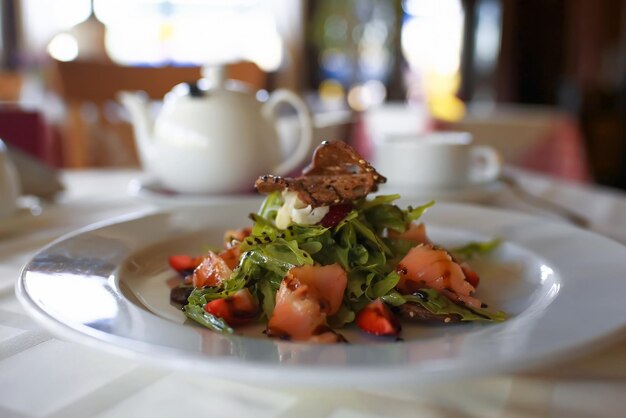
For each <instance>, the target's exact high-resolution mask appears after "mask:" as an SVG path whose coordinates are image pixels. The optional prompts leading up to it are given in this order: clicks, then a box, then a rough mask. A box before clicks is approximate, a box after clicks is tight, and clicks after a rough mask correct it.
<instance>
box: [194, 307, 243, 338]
mask: <svg viewBox="0 0 626 418" xmlns="http://www.w3.org/2000/svg"><path fill="white" fill-rule="evenodd" d="M183 311H184V312H185V315H186V316H187V318H189V319H193V320H194V321H196V322H197V323H198V324H200V325H203V326H205V327H207V328H209V329H210V330H213V331H216V332H221V333H223V334H232V333H233V332H234V330H233V329H232V328H231V327H230V326H229V325H228V324H227V323H226V322H225V321H224V320H223V319H222V318H218V317H216V316H215V315H212V314H210V313H208V312H206V311H205V310H204V309H203V307H202V306H200V305H192V304H188V305H185V307H184V308H183Z"/></svg>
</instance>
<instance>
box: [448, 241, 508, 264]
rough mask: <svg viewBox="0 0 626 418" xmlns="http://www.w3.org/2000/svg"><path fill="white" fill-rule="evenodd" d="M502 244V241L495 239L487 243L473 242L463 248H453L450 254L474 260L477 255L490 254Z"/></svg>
mask: <svg viewBox="0 0 626 418" xmlns="http://www.w3.org/2000/svg"><path fill="white" fill-rule="evenodd" d="M501 243H502V240H500V239H499V238H496V239H493V240H491V241H485V242H477V241H472V242H468V243H467V244H465V245H463V246H461V247H456V248H453V249H451V250H450V252H451V253H452V255H454V256H455V257H458V258H463V259H466V260H469V259H470V258H473V257H474V256H476V255H482V254H487V253H490V252H491V251H493V250H495V249H496V248H498V247H499V246H500V244H501Z"/></svg>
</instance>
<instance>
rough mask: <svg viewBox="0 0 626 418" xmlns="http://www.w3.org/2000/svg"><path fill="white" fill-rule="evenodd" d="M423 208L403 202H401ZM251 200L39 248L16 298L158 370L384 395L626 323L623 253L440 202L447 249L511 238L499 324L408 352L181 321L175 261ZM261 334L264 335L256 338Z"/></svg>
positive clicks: (570, 346) (531, 357)
mask: <svg viewBox="0 0 626 418" xmlns="http://www.w3.org/2000/svg"><path fill="white" fill-rule="evenodd" d="M409 203H414V202H408V201H402V202H401V204H404V205H405V204H409ZM256 208H257V206H256V205H253V204H252V203H251V202H248V203H246V204H242V203H232V202H231V203H223V204H216V205H213V206H210V207H203V208H200V207H187V208H179V209H177V210H176V211H172V212H150V213H146V214H145V215H143V216H140V217H133V218H127V219H118V220H116V221H115V222H113V223H110V224H107V225H96V226H93V227H91V228H87V229H83V230H80V231H77V232H76V233H74V234H72V235H70V236H67V237H64V238H62V239H60V240H58V241H56V242H54V243H52V244H51V245H49V246H48V247H46V248H44V249H43V250H41V251H40V252H39V253H38V254H37V255H36V256H35V257H34V258H33V259H32V260H31V261H30V262H29V263H28V264H27V265H26V266H25V267H24V270H23V272H22V275H21V277H20V278H19V280H18V283H17V286H16V293H17V295H18V297H19V299H20V301H21V302H22V304H23V305H24V307H25V308H26V310H27V311H28V312H29V313H30V314H31V315H32V316H33V317H34V318H36V319H37V320H38V321H39V322H40V323H41V324H42V325H44V326H45V327H46V328H48V329H49V330H50V331H52V332H54V333H56V334H57V335H59V336H60V337H62V338H65V339H68V340H73V341H77V342H80V343H83V344H87V345H90V346H93V347H97V348H99V349H102V350H106V351H109V352H114V353H120V354H124V355H126V356H130V357H131V358H135V359H143V360H147V361H152V362H154V363H156V364H158V365H160V366H165V367H171V368H176V369H184V370H188V371H194V372H199V373H204V374H206V375H210V376H215V377H222V378H229V379H237V380H243V381H252V382H256V383H260V384H264V385H320V386H351V387H358V386H372V385H373V386H380V385H392V384H420V383H426V384H431V383H432V382H433V381H440V380H446V379H457V378H461V377H464V376H470V375H479V374H484V373H491V372H503V371H510V370H514V369H518V368H524V367H530V366H534V365H537V364H538V363H540V362H543V361H548V360H550V359H556V358H560V359H562V358H564V357H565V356H566V355H568V354H576V353H580V352H582V351H584V350H585V349H589V348H591V347H598V346H599V343H600V342H601V341H608V340H609V338H608V337H610V336H614V334H615V333H616V332H617V331H620V330H623V327H624V325H625V324H626V305H624V303H623V301H622V300H621V295H623V294H624V293H625V292H626V281H625V280H624V279H623V272H624V271H626V248H625V247H623V246H622V245H620V244H617V243H615V242H613V241H611V240H608V239H606V238H604V237H601V236H598V235H595V234H592V233H590V232H586V231H583V230H579V229H576V228H573V227H570V226H568V225H563V224H556V223H550V222H548V221H545V220H542V219H538V218H535V217H531V216H527V215H522V214H518V213H512V212H506V211H499V210H498V211H497V210H491V209H484V208H479V207H473V206H467V205H457V204H440V205H437V206H436V207H435V208H433V209H431V210H429V212H428V213H427V214H426V215H425V217H424V220H425V222H427V225H428V227H429V234H430V235H431V238H432V239H434V240H436V241H438V242H440V243H441V244H444V245H455V244H460V243H462V242H466V241H468V240H474V239H486V238H489V237H495V236H497V237H501V238H503V239H504V244H503V245H502V246H501V247H500V248H499V249H498V250H497V251H496V252H495V253H493V254H492V255H490V256H489V257H487V258H485V259H484V260H482V261H481V262H479V263H477V264H475V265H474V267H475V268H476V269H477V270H478V272H479V273H480V274H481V276H482V281H481V285H480V288H479V294H478V296H479V297H481V298H482V299H483V300H484V301H486V302H487V303H489V305H490V307H491V308H494V309H504V310H505V311H507V312H508V313H509V314H510V315H511V317H510V319H508V320H507V321H505V322H503V323H498V324H487V325H485V324H467V325H462V326H458V325H457V326H444V327H418V326H411V327H405V329H404V331H403V334H404V338H405V339H406V341H405V342H402V343H393V342H379V341H377V340H375V339H373V338H364V339H363V340H361V342H362V343H360V342H356V343H354V344H349V345H347V344H339V345H308V344H297V343H291V342H285V341H276V340H270V339H267V338H264V337H263V338H251V337H249V336H224V335H220V334H216V333H213V332H211V331H209V330H207V329H204V328H201V327H198V326H194V325H193V324H189V323H187V324H183V323H182V322H183V317H182V315H181V313H180V312H178V311H177V310H176V309H174V308H172V307H171V306H169V304H168V302H167V294H168V291H167V288H166V283H167V281H168V279H170V278H172V277H174V276H175V275H174V274H173V273H172V272H170V271H169V269H168V267H167V255H169V254H172V253H174V252H175V253H191V252H194V251H198V250H200V249H201V246H202V245H203V244H206V243H211V242H221V238H222V234H223V231H224V229H226V228H232V227H237V226H243V225H246V224H247V222H246V215H247V214H248V213H249V212H251V211H254V210H255V209H256ZM258 336H259V337H261V336H260V335H258Z"/></svg>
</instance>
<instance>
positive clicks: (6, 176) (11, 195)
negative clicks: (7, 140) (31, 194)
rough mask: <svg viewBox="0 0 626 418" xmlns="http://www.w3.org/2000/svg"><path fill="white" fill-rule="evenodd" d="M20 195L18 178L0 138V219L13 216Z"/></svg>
mask: <svg viewBox="0 0 626 418" xmlns="http://www.w3.org/2000/svg"><path fill="white" fill-rule="evenodd" d="M19 195H20V186H19V179H18V177H17V171H16V169H15V166H14V165H13V162H12V161H11V160H10V159H9V156H8V153H7V148H6V146H5V145H4V142H2V140H0V219H5V218H9V217H11V216H13V215H14V214H15V213H16V212H17V210H18V205H17V198H18V197H19Z"/></svg>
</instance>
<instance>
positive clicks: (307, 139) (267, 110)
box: [262, 89, 313, 176]
mask: <svg viewBox="0 0 626 418" xmlns="http://www.w3.org/2000/svg"><path fill="white" fill-rule="evenodd" d="M281 103H287V104H290V105H291V106H293V108H294V109H295V110H296V113H297V115H298V121H299V123H300V138H299V140H298V145H297V146H296V149H295V150H294V151H293V152H292V153H291V155H290V156H288V157H287V159H286V160H285V161H283V162H281V163H280V164H278V166H276V167H274V168H273V171H274V174H276V175H278V176H284V175H286V174H289V173H290V172H291V171H293V170H295V169H296V168H298V166H299V165H300V164H301V163H302V162H303V161H304V160H305V159H306V158H307V157H308V154H309V150H310V148H311V141H312V140H313V122H312V120H311V113H310V112H309V108H308V107H307V105H306V104H305V103H304V102H303V101H302V99H300V97H298V96H297V95H296V94H295V93H293V92H291V91H289V90H285V89H278V90H275V91H274V92H273V93H272V94H271V95H270V98H269V99H268V101H267V102H266V103H265V104H264V105H263V109H262V113H263V116H264V117H265V118H267V119H270V120H271V121H272V122H274V124H275V123H276V120H275V117H274V116H275V115H274V113H275V110H276V107H277V106H278V105H279V104H281Z"/></svg>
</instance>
